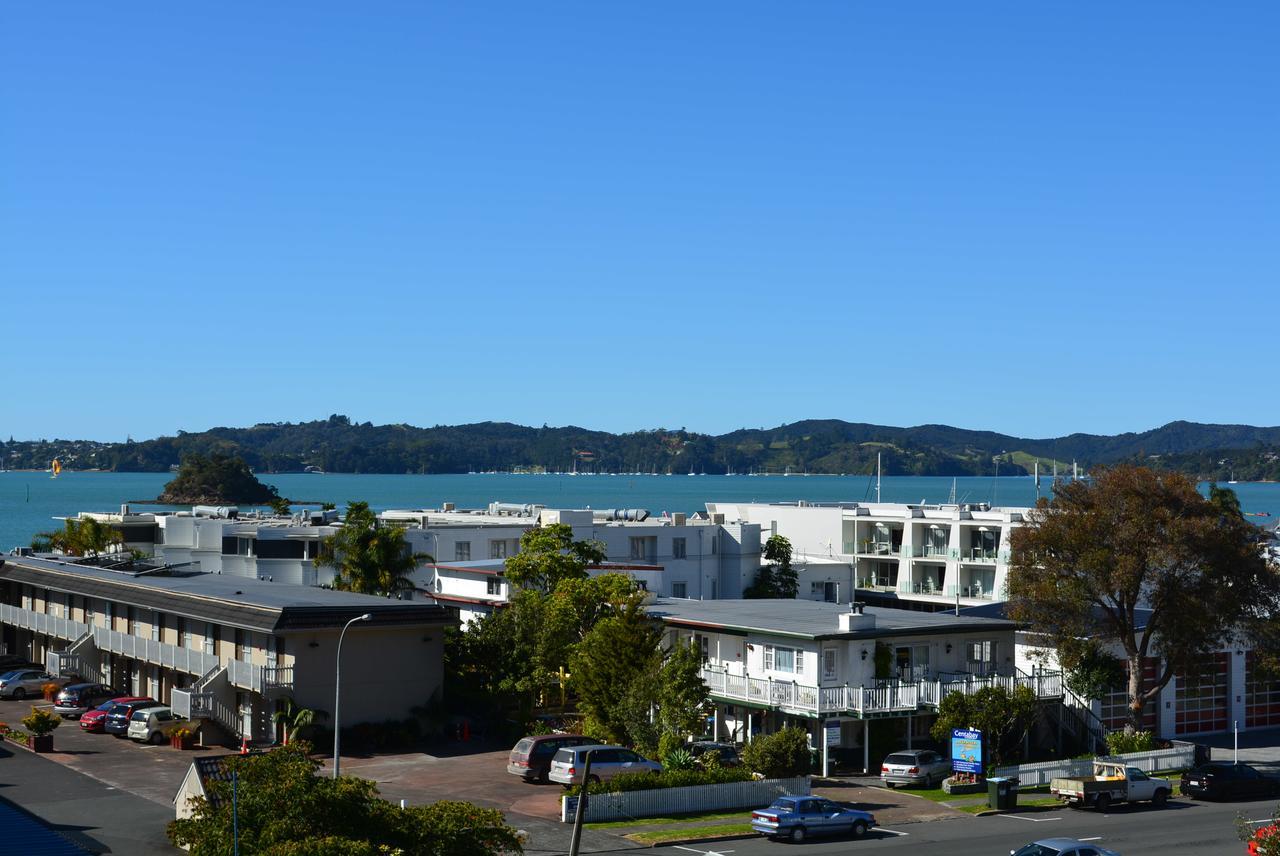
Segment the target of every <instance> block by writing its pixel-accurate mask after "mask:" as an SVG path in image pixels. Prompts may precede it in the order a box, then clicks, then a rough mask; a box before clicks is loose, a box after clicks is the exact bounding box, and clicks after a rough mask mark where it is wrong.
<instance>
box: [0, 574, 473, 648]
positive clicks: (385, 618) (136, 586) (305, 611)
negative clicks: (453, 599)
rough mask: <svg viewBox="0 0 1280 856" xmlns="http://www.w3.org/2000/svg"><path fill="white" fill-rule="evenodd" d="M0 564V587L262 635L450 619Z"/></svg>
mask: <svg viewBox="0 0 1280 856" xmlns="http://www.w3.org/2000/svg"><path fill="white" fill-rule="evenodd" d="M0 561H2V564H0V580H11V581H13V582H18V583H26V584H28V585H33V586H36V587H39V588H47V589H51V590H53V591H59V592H66V593H70V594H77V595H84V596H89V597H97V598H102V599H104V600H112V601H116V602H119V603H126V604H131V605H134V606H141V607H146V608H148V609H157V610H161V611H163V612H168V613H173V614H175V615H182V616H186V617H188V618H194V619H196V620H198V621H212V622H216V623H219V624H226V625H229V626H232V627H241V628H244V629H247V630H257V631H260V632H265V633H272V632H278V631H287V630H303V629H322V628H328V627H341V626H342V625H343V624H345V623H346V622H347V621H349V620H350V619H352V618H355V617H356V616H357V615H360V614H362V613H365V612H367V613H370V614H371V615H372V616H373V618H372V620H371V621H370V622H369V623H370V624H383V625H386V624H445V623H452V622H453V621H454V620H455V619H454V618H453V615H452V613H451V612H450V611H449V610H448V609H446V608H445V607H442V606H439V605H438V604H433V603H425V602H422V601H400V600H393V599H388V598H382V597H374V596H372V595H367V594H356V593H355V592H345V591H334V590H331V589H322V588H317V587H314V586H303V585H294V584H292V583H274V582H266V581H263V580H257V579H252V578H250V577H240V576H234V575H232V574H209V573H200V572H184V571H182V570H180V569H179V570H173V571H167V572H166V571H159V572H156V573H147V574H144V575H134V574H130V573H121V572H118V571H112V570H107V569H105V568H96V567H93V566H89V565H81V564H77V563H75V562H71V561H66V560H63V559H52V558H42V557H36V556H22V557H13V556H7V557H5V558H4V559H3V560H0Z"/></svg>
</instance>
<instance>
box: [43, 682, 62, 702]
mask: <svg viewBox="0 0 1280 856" xmlns="http://www.w3.org/2000/svg"><path fill="white" fill-rule="evenodd" d="M61 690H62V687H61V686H59V685H58V684H55V683H54V682H53V681H50V682H49V683H47V684H42V685H41V686H40V692H42V693H44V700H45V701H57V700H58V693H59V691H61Z"/></svg>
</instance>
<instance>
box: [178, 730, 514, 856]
mask: <svg viewBox="0 0 1280 856" xmlns="http://www.w3.org/2000/svg"><path fill="white" fill-rule="evenodd" d="M310 751H311V747H310V745H309V744H307V743H306V742H305V741H301V742H297V743H292V744H290V745H288V746H283V747H280V748H278V749H274V750H272V751H271V752H267V753H265V754H262V755H246V756H242V757H233V758H229V759H227V761H226V764H227V765H228V767H230V768H232V769H234V770H235V773H236V777H237V779H238V781H237V783H236V801H235V802H236V805H235V814H236V817H235V818H234V820H233V817H232V800H231V782H230V781H228V780H224V779H213V780H211V781H209V782H207V783H206V788H207V793H208V796H207V797H197V798H196V799H195V800H194V805H193V808H194V814H193V815H192V816H191V817H189V818H185V819H182V820H175V821H173V822H171V823H170V824H169V826H168V828H167V833H168V836H169V840H170V841H172V842H173V843H174V844H175V845H177V846H179V847H185V848H187V849H189V850H190V852H191V853H192V856H231V852H232V849H233V848H232V842H233V836H232V826H233V823H234V824H235V825H236V831H237V833H238V837H239V847H240V852H241V853H247V854H248V853H251V854H256V856H304V854H305V856H329V854H333V856H339V854H341V856H351V854H355V856H375V854H387V853H395V852H399V853H405V854H409V853H413V854H418V856H503V854H518V853H520V852H522V849H521V843H520V837H519V835H518V833H517V832H516V830H514V829H512V828H511V827H510V826H508V825H507V823H506V821H505V820H504V819H503V816H502V812H500V811H498V810H496V809H485V808H480V807H478V806H475V805H472V804H470V803H465V802H449V801H441V802H437V803H433V804H431V805H426V806H412V807H410V808H404V809H402V808H400V807H399V806H396V805H393V804H392V803H390V802H388V801H387V800H384V799H382V798H380V797H379V796H378V788H377V786H376V785H375V784H374V783H373V782H371V781H369V780H367V779H361V778H357V777H354V776H341V777H339V778H337V779H333V778H331V777H329V776H320V775H317V772H318V770H319V767H320V762H319V761H316V760H314V759H312V758H311V757H309V752H310Z"/></svg>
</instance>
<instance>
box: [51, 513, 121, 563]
mask: <svg viewBox="0 0 1280 856" xmlns="http://www.w3.org/2000/svg"><path fill="white" fill-rule="evenodd" d="M123 546H124V539H123V538H121V537H120V533H119V532H118V531H116V530H115V529H113V528H112V527H111V525H110V524H109V523H103V522H102V521H100V520H98V519H97V518H96V517H68V518H67V519H66V520H64V521H63V524H62V528H61V529H55V530H53V531H52V532H40V533H38V534H37V535H36V537H35V538H34V539H33V540H32V541H31V548H32V549H33V550H35V551H37V552H40V553H49V552H58V553H62V554H63V555H66V556H85V557H89V558H93V557H96V556H101V555H102V554H103V553H109V552H112V551H113V548H120V547H123Z"/></svg>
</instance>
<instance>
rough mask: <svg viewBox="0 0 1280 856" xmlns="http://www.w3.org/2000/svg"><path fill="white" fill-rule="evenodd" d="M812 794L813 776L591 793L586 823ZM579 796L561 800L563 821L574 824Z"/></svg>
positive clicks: (763, 803)
mask: <svg viewBox="0 0 1280 856" xmlns="http://www.w3.org/2000/svg"><path fill="white" fill-rule="evenodd" d="M808 793H809V777H808V776H797V777H795V778H794V779H757V780H756V781H753V782H729V783H727V784H723V785H692V786H690V787H684V788H654V789H653V790H648V791H626V792H625V793H619V794H591V795H590V796H589V797H587V807H586V810H585V812H584V820H585V821H586V822H588V823H598V822H601V821H609V820H629V819H631V818H633V817H665V816H666V815H671V814H692V813H694V812H703V811H719V810H721V809H737V808H762V807H764V806H767V805H769V804H771V803H772V802H773V801H774V800H775V799H777V798H778V797H781V796H790V795H793V794H794V795H800V796H804V795H807V794H808ZM577 810H578V797H576V796H571V797H561V798H560V820H561V822H563V823H573V816H574V813H575V812H576V811H577Z"/></svg>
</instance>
